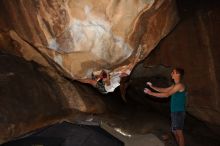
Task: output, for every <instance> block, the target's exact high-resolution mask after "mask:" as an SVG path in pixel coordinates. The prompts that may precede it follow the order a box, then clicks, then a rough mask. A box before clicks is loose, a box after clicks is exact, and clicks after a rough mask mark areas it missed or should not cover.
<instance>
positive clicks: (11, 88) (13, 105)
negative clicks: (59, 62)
mask: <svg viewBox="0 0 220 146" xmlns="http://www.w3.org/2000/svg"><path fill="white" fill-rule="evenodd" d="M0 66H1V68H0V97H1V98H0V121H1V122H0V130H1V133H0V143H1V142H2V141H5V140H8V139H9V138H13V137H16V136H19V135H21V134H24V133H26V132H29V131H31V130H33V129H36V128H40V127H42V126H46V125H48V124H49V123H50V124H51V123H53V122H55V121H59V120H61V119H63V118H65V117H67V116H68V114H69V113H70V112H71V113H72V112H73V113H74V111H76V110H74V109H78V110H81V111H84V112H90V113H102V112H104V110H105V104H104V103H103V101H102V100H101V98H98V97H100V95H97V92H95V91H94V90H92V89H91V88H89V87H86V86H85V85H83V84H80V83H75V84H74V86H73V85H72V84H70V83H69V82H68V81H67V80H65V79H62V78H60V77H59V76H56V78H58V79H57V80H58V82H57V81H55V80H54V79H53V78H51V77H50V76H48V75H47V74H46V73H45V72H42V71H41V68H40V67H39V66H38V65H36V64H33V63H30V62H27V61H25V60H24V59H21V58H19V57H13V56H9V55H4V54H0ZM63 82H65V83H63ZM86 94H89V95H90V98H88V96H85V95H86ZM73 115H74V114H73Z"/></svg>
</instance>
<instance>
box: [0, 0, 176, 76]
mask: <svg viewBox="0 0 220 146" xmlns="http://www.w3.org/2000/svg"><path fill="white" fill-rule="evenodd" d="M0 4H1V10H0V11H1V15H0V16H1V19H3V20H4V21H2V22H1V23H0V29H1V33H0V44H1V48H3V49H4V51H7V52H10V53H12V54H15V55H18V56H22V57H23V58H25V59H27V60H34V61H35V62H37V63H39V64H41V65H43V66H46V67H49V68H53V69H54V68H55V69H56V70H58V71H59V72H60V73H62V74H64V75H65V76H68V77H70V78H72V79H78V78H81V77H85V76H86V77H89V76H90V75H91V72H92V71H95V70H99V69H103V68H105V69H109V70H112V69H115V68H117V67H120V66H122V65H127V64H129V63H130V62H131V60H132V59H133V58H134V56H135V54H136V52H137V48H138V46H139V45H141V46H142V49H143V50H142V55H141V59H143V58H144V57H146V56H147V55H148V54H149V52H150V51H151V50H152V49H153V48H154V47H155V46H156V45H157V43H158V42H159V41H160V40H161V39H162V38H163V37H164V36H166V35H167V34H168V33H169V32H170V30H172V28H173V27H174V26H175V24H176V23H177V21H178V16H177V11H176V5H175V2H174V1H173V0H168V1H165V0H126V1H125V0H110V1H106V0H99V1H96V0H80V1H79V0H62V1H56V0H50V1H47V0H41V1H25V2H24V1H6V0H5V1H1V2H0Z"/></svg>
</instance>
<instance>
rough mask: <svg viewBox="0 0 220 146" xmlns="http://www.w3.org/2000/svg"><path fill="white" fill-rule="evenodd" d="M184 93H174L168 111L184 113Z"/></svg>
mask: <svg viewBox="0 0 220 146" xmlns="http://www.w3.org/2000/svg"><path fill="white" fill-rule="evenodd" d="M185 103H186V92H185V91H183V92H176V93H175V94H173V95H172V96H171V102H170V110H171V112H181V111H185Z"/></svg>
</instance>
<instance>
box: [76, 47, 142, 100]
mask: <svg viewBox="0 0 220 146" xmlns="http://www.w3.org/2000/svg"><path fill="white" fill-rule="evenodd" d="M141 51H142V48H141V46H140V47H139V48H138V50H137V53H136V55H135V58H134V60H133V62H131V63H130V64H128V65H124V66H121V67H119V68H116V69H115V70H113V71H112V72H110V71H109V70H104V69H103V70H101V71H96V72H93V73H92V78H86V79H79V80H78V81H80V82H82V83H88V84H91V85H92V86H93V87H95V88H97V89H98V90H99V91H100V92H101V93H103V94H107V93H109V92H114V90H115V89H116V88H117V87H118V86H120V92H121V96H122V99H123V100H124V101H126V98H125V94H126V88H127V87H128V83H129V82H128V81H129V78H128V76H129V75H130V73H131V71H132V69H133V68H134V66H135V65H136V64H137V62H139V61H140V54H141Z"/></svg>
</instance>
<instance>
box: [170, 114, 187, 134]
mask: <svg viewBox="0 0 220 146" xmlns="http://www.w3.org/2000/svg"><path fill="white" fill-rule="evenodd" d="M184 119H185V112H171V130H172V131H175V130H183V127H184Z"/></svg>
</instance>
